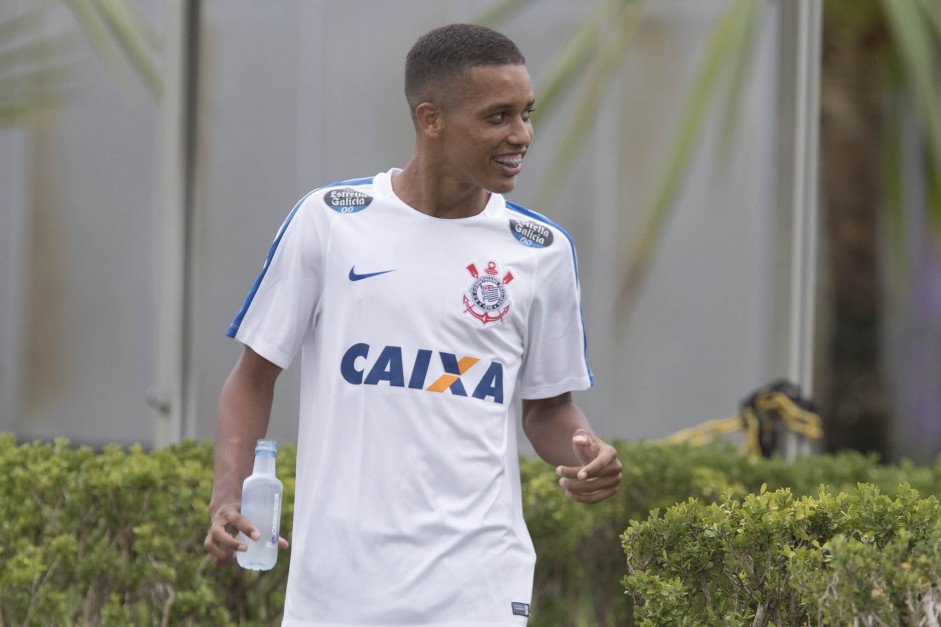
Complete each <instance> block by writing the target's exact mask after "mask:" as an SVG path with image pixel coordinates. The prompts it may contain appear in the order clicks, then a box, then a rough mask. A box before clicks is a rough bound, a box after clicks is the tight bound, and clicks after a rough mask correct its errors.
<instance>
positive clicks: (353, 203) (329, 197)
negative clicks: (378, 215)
mask: <svg viewBox="0 0 941 627" xmlns="http://www.w3.org/2000/svg"><path fill="white" fill-rule="evenodd" d="M323 201H324V202H325V203H327V206H328V207H330V208H331V209H333V210H334V211H336V212H337V213H356V212H357V211H362V210H363V209H365V208H366V207H368V206H369V203H371V202H372V196H370V195H369V194H364V193H363V192H361V191H359V190H356V189H353V188H352V187H344V188H341V189H331V190H330V191H328V192H327V193H326V194H324V196H323Z"/></svg>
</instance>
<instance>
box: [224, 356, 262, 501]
mask: <svg viewBox="0 0 941 627" xmlns="http://www.w3.org/2000/svg"><path fill="white" fill-rule="evenodd" d="M252 358H254V359H256V360H257V359H260V358H259V357H257V355H254V356H251V355H250V356H248V357H243V358H242V359H241V360H240V361H239V363H238V364H237V365H236V367H235V368H234V369H233V370H232V372H231V373H230V374H229V377H228V378H227V379H226V382H225V384H224V385H223V387H222V393H221V395H220V397H219V414H218V417H217V420H216V433H215V458H214V464H213V490H212V498H211V501H210V506H209V509H210V514H212V513H214V512H215V511H216V509H218V507H219V506H221V505H222V504H225V503H238V502H239V501H241V492H242V481H243V480H244V479H245V477H247V476H248V475H249V474H251V470H252V464H253V461H254V449H255V442H256V441H257V440H258V439H260V438H263V437H265V434H266V432H267V430H268V421H269V417H270V415H271V404H272V401H273V398H274V378H276V376H277V374H276V373H272V372H268V373H265V372H258V371H257V369H253V368H252V364H251V360H252ZM246 362H248V363H246Z"/></svg>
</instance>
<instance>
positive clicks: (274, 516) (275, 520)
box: [266, 492, 281, 549]
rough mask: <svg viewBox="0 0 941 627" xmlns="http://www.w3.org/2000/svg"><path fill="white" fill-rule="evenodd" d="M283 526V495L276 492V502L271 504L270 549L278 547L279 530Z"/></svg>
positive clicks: (268, 545) (268, 543)
mask: <svg viewBox="0 0 941 627" xmlns="http://www.w3.org/2000/svg"><path fill="white" fill-rule="evenodd" d="M280 526H281V495H280V494H278V493H277V492H275V493H274V503H273V504H272V506H271V538H270V539H269V540H268V542H267V543H266V545H267V547H268V548H269V549H273V548H277V547H278V531H279V529H278V528H279V527H280Z"/></svg>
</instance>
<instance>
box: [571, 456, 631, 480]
mask: <svg viewBox="0 0 941 627" xmlns="http://www.w3.org/2000/svg"><path fill="white" fill-rule="evenodd" d="M620 472H621V461H620V460H619V459H618V458H617V457H614V458H613V459H609V458H599V459H596V460H594V461H592V462H591V463H589V464H588V465H587V466H557V467H556V469H555V474H556V475H558V476H559V477H564V478H568V479H580V480H585V479H590V478H592V477H604V476H609V475H617V474H620Z"/></svg>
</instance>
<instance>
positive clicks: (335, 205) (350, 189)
mask: <svg viewBox="0 0 941 627" xmlns="http://www.w3.org/2000/svg"><path fill="white" fill-rule="evenodd" d="M375 197H376V192H375V177H371V176H370V177H367V178H359V179H349V180H345V181H338V182H336V183H330V184H329V185H325V186H323V187H318V188H317V189H315V190H313V191H311V192H309V193H308V194H307V195H306V196H304V198H302V199H301V201H300V203H298V204H299V205H304V206H305V207H308V208H314V207H317V208H319V209H322V210H323V211H325V212H326V213H327V214H330V213H335V214H350V213H358V212H360V211H362V210H363V209H366V208H367V207H369V206H370V205H371V204H372V203H373V200H375Z"/></svg>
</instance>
